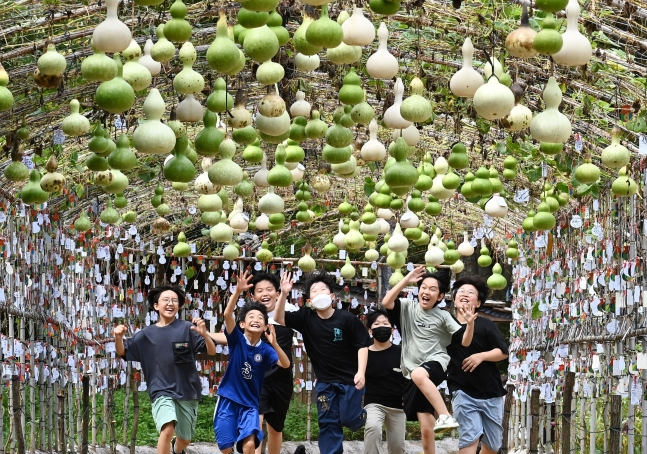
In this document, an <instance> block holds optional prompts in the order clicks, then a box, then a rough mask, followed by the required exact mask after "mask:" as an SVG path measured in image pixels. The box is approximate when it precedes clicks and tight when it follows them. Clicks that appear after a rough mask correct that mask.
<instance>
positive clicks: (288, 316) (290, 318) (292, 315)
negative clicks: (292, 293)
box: [285, 306, 311, 334]
mask: <svg viewBox="0 0 647 454" xmlns="http://www.w3.org/2000/svg"><path fill="white" fill-rule="evenodd" d="M306 311H311V309H309V308H307V307H305V306H301V307H300V308H299V310H298V311H294V312H286V313H285V326H287V327H288V328H292V329H295V330H297V331H299V332H300V333H301V334H303V330H304V327H305V323H306V317H307V314H306Z"/></svg>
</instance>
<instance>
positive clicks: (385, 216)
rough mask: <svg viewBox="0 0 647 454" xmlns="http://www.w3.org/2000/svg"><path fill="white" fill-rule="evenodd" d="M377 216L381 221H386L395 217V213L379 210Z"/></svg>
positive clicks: (383, 209)
mask: <svg viewBox="0 0 647 454" xmlns="http://www.w3.org/2000/svg"><path fill="white" fill-rule="evenodd" d="M375 215H376V216H377V217H378V218H380V219H384V220H385V221H388V220H390V219H391V218H392V217H393V216H394V214H393V211H391V210H390V209H388V208H378V210H377V213H375Z"/></svg>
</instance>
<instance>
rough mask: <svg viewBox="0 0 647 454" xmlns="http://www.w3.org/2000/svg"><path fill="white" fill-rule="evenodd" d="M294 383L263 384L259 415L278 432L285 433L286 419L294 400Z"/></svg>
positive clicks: (282, 381)
mask: <svg viewBox="0 0 647 454" xmlns="http://www.w3.org/2000/svg"><path fill="white" fill-rule="evenodd" d="M292 392H293V383H292V381H291V380H290V381H288V380H281V381H276V382H273V381H271V382H266V383H263V389H261V396H260V399H259V404H258V413H259V414H261V415H264V419H265V421H267V423H268V424H269V425H270V426H272V429H274V430H275V431H277V432H283V427H284V425H285V417H286V416H287V414H288V409H289V408H290V400H292Z"/></svg>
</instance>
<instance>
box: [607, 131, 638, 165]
mask: <svg viewBox="0 0 647 454" xmlns="http://www.w3.org/2000/svg"><path fill="white" fill-rule="evenodd" d="M621 136H622V130H621V129H620V128H618V127H617V126H614V127H613V129H612V130H611V145H609V146H608V147H606V148H605V149H604V150H602V155H601V161H602V165H604V166H606V167H609V168H610V169H619V168H621V167H625V166H626V165H628V164H629V160H630V158H631V154H630V153H629V150H627V147H625V146H623V145H622V144H621V143H620V138H621Z"/></svg>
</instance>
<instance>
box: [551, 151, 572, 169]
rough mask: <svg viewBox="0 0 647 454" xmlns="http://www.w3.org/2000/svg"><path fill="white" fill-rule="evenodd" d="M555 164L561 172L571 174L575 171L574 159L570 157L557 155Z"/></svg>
mask: <svg viewBox="0 0 647 454" xmlns="http://www.w3.org/2000/svg"><path fill="white" fill-rule="evenodd" d="M555 164H557V169H558V170H559V171H560V172H564V173H570V172H571V171H572V170H573V158H571V157H570V156H569V155H566V154H564V155H561V154H560V155H557V156H556V157H555Z"/></svg>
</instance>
